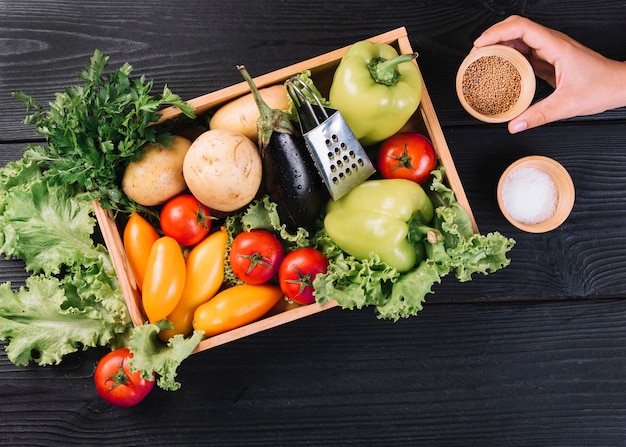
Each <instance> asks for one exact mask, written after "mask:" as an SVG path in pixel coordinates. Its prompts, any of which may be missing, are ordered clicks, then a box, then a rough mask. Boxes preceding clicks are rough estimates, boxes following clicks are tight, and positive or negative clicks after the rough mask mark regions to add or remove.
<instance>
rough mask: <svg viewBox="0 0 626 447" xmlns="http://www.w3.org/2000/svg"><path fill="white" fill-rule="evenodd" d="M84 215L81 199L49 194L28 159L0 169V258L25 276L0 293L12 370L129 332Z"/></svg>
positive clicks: (71, 192)
mask: <svg viewBox="0 0 626 447" xmlns="http://www.w3.org/2000/svg"><path fill="white" fill-rule="evenodd" d="M91 212H92V208H91V202H90V201H87V200H86V199H85V196H83V195H82V194H79V193H77V192H76V190H75V189H74V188H73V187H70V186H49V185H48V184H47V182H46V180H44V178H43V176H42V175H41V172H40V171H39V169H38V168H36V165H35V164H34V163H33V162H32V160H30V159H28V158H23V159H22V160H20V161H16V162H12V163H9V164H8V165H6V166H5V167H4V168H2V169H0V253H2V254H3V255H4V256H5V257H7V258H9V257H17V258H19V259H21V260H23V261H24V263H25V265H26V269H27V270H28V271H30V272H32V276H30V277H29V278H28V279H27V280H26V283H25V285H24V286H23V287H20V288H19V289H18V290H13V287H12V285H11V283H9V282H6V283H4V284H1V285H0V340H3V341H5V342H8V344H7V345H6V348H5V349H6V351H7V355H8V358H9V359H10V360H11V361H12V362H14V363H15V364H17V365H26V364H28V363H29V362H31V361H34V362H35V363H37V364H40V365H48V364H57V363H59V362H60V361H61V359H62V357H63V356H64V355H66V354H68V353H71V352H74V351H77V350H80V349H86V348H88V347H91V346H104V345H107V344H115V343H116V339H117V338H118V335H121V334H123V333H124V332H125V331H126V330H127V327H128V326H129V323H130V318H129V316H128V310H127V308H126V305H125V302H124V297H123V296H122V293H121V290H120V287H119V283H118V281H117V277H116V276H115V274H114V270H113V267H112V263H111V260H110V257H109V255H108V252H107V251H106V249H105V248H104V247H103V246H102V245H100V244H95V243H94V241H93V239H92V237H91V235H92V233H93V232H94V230H95V225H96V224H95V219H94V218H93V217H92V216H91ZM120 338H121V337H120Z"/></svg>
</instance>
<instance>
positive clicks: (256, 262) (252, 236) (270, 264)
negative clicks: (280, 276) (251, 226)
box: [230, 230, 285, 284]
mask: <svg viewBox="0 0 626 447" xmlns="http://www.w3.org/2000/svg"><path fill="white" fill-rule="evenodd" d="M284 257H285V249H284V248H283V244H282V243H281V242H280V240H279V239H278V238H277V237H276V236H274V235H273V234H272V233H270V232H269V231H267V230H250V231H244V232H243V233H239V234H238V235H237V236H235V238H234V239H233V243H232V245H231V247H230V266H231V268H232V269H233V273H234V274H235V276H236V277H237V278H239V279H240V280H242V281H243V282H245V283H247V284H264V283H266V282H268V281H269V280H270V279H272V278H273V277H274V276H275V275H276V273H277V272H278V267H279V266H280V263H281V261H282V260H283V258H284Z"/></svg>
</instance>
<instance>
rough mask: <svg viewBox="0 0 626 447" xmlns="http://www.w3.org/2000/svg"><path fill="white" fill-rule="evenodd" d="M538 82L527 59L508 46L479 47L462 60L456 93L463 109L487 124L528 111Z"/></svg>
mask: <svg viewBox="0 0 626 447" xmlns="http://www.w3.org/2000/svg"><path fill="white" fill-rule="evenodd" d="M535 88H536V80H535V73H534V71H533V68H532V66H531V65H530V62H528V60H527V59H526V57H525V56H524V55H523V54H522V53H520V52H519V51H517V50H515V49H514V48H511V47H508V46H506V45H490V46H486V47H482V48H478V49H476V50H474V51H472V52H470V54H469V55H468V56H467V57H466V58H465V59H464V60H463V62H462V63H461V66H460V67H459V70H458V72H457V77H456V91H457V96H458V97H459V101H460V102H461V105H462V106H463V108H464V109H465V110H466V111H467V112H468V113H469V114H470V115H472V116H473V117H474V118H476V119H478V120H480V121H484V122H487V123H503V122H506V121H510V120H511V119H513V118H515V117H516V116H518V115H519V114H521V113H522V112H523V111H524V110H526V109H527V108H528V106H529V105H530V104H531V102H532V100H533V98H534V96H535Z"/></svg>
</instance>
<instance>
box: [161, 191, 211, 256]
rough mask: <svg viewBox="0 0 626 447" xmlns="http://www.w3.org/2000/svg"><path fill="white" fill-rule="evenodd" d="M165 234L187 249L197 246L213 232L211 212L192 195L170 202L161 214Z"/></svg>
mask: <svg viewBox="0 0 626 447" xmlns="http://www.w3.org/2000/svg"><path fill="white" fill-rule="evenodd" d="M160 219H161V229H162V230H163V234H165V235H166V236H170V237H172V238H174V239H176V241H177V242H178V243H179V244H180V245H182V246H185V247H190V246H192V245H196V244H197V243H199V242H200V241H201V240H202V239H204V238H205V237H206V236H207V235H208V234H209V231H210V230H211V220H212V219H213V218H212V217H211V210H209V208H208V207H207V206H205V205H203V204H202V203H200V201H198V199H196V198H195V197H194V196H193V195H191V194H181V195H178V196H176V197H173V198H172V199H170V200H168V201H167V202H166V203H165V205H163V208H162V209H161V214H160Z"/></svg>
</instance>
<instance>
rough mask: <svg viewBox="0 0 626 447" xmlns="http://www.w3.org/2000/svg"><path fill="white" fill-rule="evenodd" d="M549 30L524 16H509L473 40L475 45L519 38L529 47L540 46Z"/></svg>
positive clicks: (482, 45) (547, 35) (546, 37)
mask: <svg viewBox="0 0 626 447" xmlns="http://www.w3.org/2000/svg"><path fill="white" fill-rule="evenodd" d="M550 32H551V31H550V30H549V29H548V28H545V27H544V26H542V25H539V24H538V23H535V22H532V21H530V20H528V19H527V18H525V17H520V16H511V17H508V18H507V19H505V20H503V21H502V22H499V23H496V24H495V25H493V26H492V27H490V28H488V29H487V30H485V32H484V33H483V34H481V35H480V36H479V37H478V38H477V39H476V40H475V41H474V46H475V47H484V46H486V45H493V44H496V43H503V42H511V41H516V40H520V41H522V42H524V43H525V44H526V45H527V46H529V47H530V48H535V49H538V48H541V47H542V45H544V44H545V41H546V40H547V39H548V37H549V35H550Z"/></svg>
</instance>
